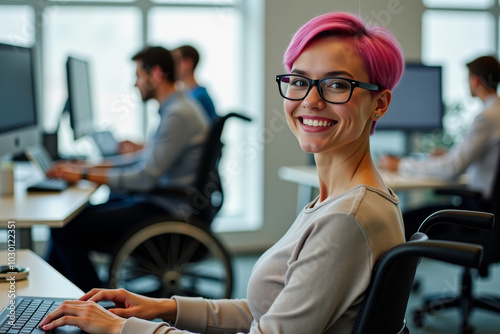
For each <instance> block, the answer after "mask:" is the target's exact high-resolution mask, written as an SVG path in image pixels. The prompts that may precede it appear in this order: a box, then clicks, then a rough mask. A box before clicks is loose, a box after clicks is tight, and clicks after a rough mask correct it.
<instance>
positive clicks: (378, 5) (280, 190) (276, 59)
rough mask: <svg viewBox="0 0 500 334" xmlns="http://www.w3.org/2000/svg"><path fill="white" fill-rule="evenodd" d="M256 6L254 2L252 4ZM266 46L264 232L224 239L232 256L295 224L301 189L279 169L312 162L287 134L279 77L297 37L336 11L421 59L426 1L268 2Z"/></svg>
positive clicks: (257, 246) (265, 243) (264, 243)
mask: <svg viewBox="0 0 500 334" xmlns="http://www.w3.org/2000/svg"><path fill="white" fill-rule="evenodd" d="M252 1H254V0H252ZM263 11H264V12H263V15H264V16H263V24H264V25H265V29H264V36H263V38H264V40H263V45H262V46H263V48H264V52H263V53H262V56H263V57H264V59H263V64H264V69H263V71H264V74H263V76H262V78H263V79H262V80H263V83H262V85H259V87H263V88H264V91H263V96H264V104H265V116H264V121H263V123H262V124H263V126H264V128H265V132H264V133H265V134H266V138H265V148H264V166H263V171H264V180H263V181H264V183H263V192H264V193H263V197H262V200H263V202H264V204H263V227H262V228H261V229H260V230H259V231H255V232H244V233H227V234H224V235H221V237H222V239H223V240H224V243H225V244H226V245H228V247H229V249H230V250H232V251H248V250H257V251H259V250H263V249H266V248H268V247H269V246H270V245H272V244H273V243H274V242H275V241H276V240H277V239H278V238H279V237H280V236H281V235H283V233H284V232H285V231H286V230H287V229H288V227H289V226H290V224H291V223H292V222H293V220H294V219H295V212H296V208H295V204H296V196H297V185H295V184H292V183H289V182H286V181H282V180H280V179H279V177H278V169H279V168H280V167H281V166H284V165H301V164H305V163H306V161H307V155H306V154H305V153H304V152H302V150H301V149H300V147H299V145H298V143H297V141H296V139H295V138H294V137H293V135H292V134H291V132H290V131H289V130H288V128H287V126H286V123H285V119H284V112H283V106H282V105H283V99H282V98H281V96H280V95H279V93H278V90H277V85H276V82H275V79H274V77H275V75H276V74H279V73H283V72H284V70H283V66H282V57H283V52H284V51H285V49H286V47H287V45H288V43H289V42H290V39H291V37H292V35H293V34H294V33H295V31H296V30H297V29H298V28H299V27H300V26H301V25H302V24H304V23H305V22H306V21H308V20H309V19H311V18H312V17H314V16H316V15H319V14H322V13H326V12H331V11H349V12H352V13H355V14H358V15H360V16H361V17H363V18H364V19H365V20H367V21H369V22H373V23H376V22H379V24H381V25H384V26H386V27H387V28H389V29H390V30H391V31H392V32H393V33H394V34H395V35H396V37H397V38H398V40H399V42H400V43H401V45H402V47H403V50H404V53H405V58H406V59H407V60H410V61H418V60H419V59H420V48H421V45H420V44H421V17H422V13H423V11H424V7H423V5H422V3H421V1H412V0H358V1H347V0H334V1H325V0H309V1H304V0H268V1H265V4H264V6H263Z"/></svg>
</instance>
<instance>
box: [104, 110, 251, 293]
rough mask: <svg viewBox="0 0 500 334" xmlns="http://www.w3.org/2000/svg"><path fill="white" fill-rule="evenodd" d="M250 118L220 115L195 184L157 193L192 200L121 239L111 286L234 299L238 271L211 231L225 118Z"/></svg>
mask: <svg viewBox="0 0 500 334" xmlns="http://www.w3.org/2000/svg"><path fill="white" fill-rule="evenodd" d="M231 117H235V118H239V119H242V120H245V121H250V118H248V117H246V116H243V115H240V114H238V113H229V114H227V115H225V116H223V117H220V118H219V119H217V120H216V121H215V123H214V124H213V125H212V129H211V131H210V134H209V136H208V139H207V141H206V143H205V145H204V148H203V154H202V158H201V161H200V165H199V167H198V172H197V177H196V181H195V186H194V188H193V189H190V190H188V191H186V190H184V189H182V190H181V189H168V190H165V189H162V190H157V191H155V192H154V193H155V194H156V193H158V194H162V195H166V196H171V197H176V198H184V199H188V201H186V202H187V203H189V205H188V204H186V207H184V208H180V209H181V210H180V211H181V212H184V214H181V217H180V216H172V215H171V214H168V213H165V215H161V216H159V217H156V218H154V219H151V220H147V221H144V222H140V223H138V224H137V227H136V228H135V229H134V230H132V231H130V232H129V233H128V234H127V236H126V237H125V238H123V240H122V241H121V242H120V243H119V246H118V247H117V249H116V251H115V252H114V256H113V259H112V261H111V265H110V269H109V286H110V287H111V288H119V287H122V288H126V289H127V290H130V291H132V292H136V293H139V294H142V295H147V296H152V297H170V296H172V295H174V294H175V295H184V296H201V297H206V298H229V297H230V295H231V290H232V284H233V271H232V265H231V261H230V257H229V255H228V252H227V251H226V249H225V248H224V246H223V245H222V244H221V243H220V242H219V241H218V240H217V238H216V237H215V236H214V235H213V234H212V233H211V231H210V224H211V222H212V221H213V219H214V217H215V215H216V214H217V213H218V212H219V210H220V209H221V207H222V203H223V189H222V184H221V180H220V177H219V172H218V166H219V161H220V159H221V156H222V147H223V143H222V141H221V135H222V130H223V128H224V125H225V123H226V120H227V119H229V118H231Z"/></svg>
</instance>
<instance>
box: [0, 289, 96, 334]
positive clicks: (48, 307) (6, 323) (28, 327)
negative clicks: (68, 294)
mask: <svg viewBox="0 0 500 334" xmlns="http://www.w3.org/2000/svg"><path fill="white" fill-rule="evenodd" d="M65 300H67V299H65V298H49V297H24V296H17V297H16V298H15V299H14V300H13V301H12V302H11V303H10V304H9V305H7V306H6V307H5V308H4V309H3V310H2V312H1V313H0V334H7V333H18V334H44V333H49V332H46V331H44V330H42V329H41V328H39V327H38V325H39V324H40V322H41V321H42V320H43V319H45V317H46V316H47V315H48V314H49V313H50V312H52V311H53V310H55V309H56V308H57V307H58V306H59V305H60V304H61V303H62V302H63V301H65ZM50 333H54V334H84V333H86V332H84V331H82V330H81V329H79V328H77V327H74V326H63V327H59V328H56V329H54V330H52V331H51V332H50Z"/></svg>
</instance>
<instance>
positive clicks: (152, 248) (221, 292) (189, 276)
mask: <svg viewBox="0 0 500 334" xmlns="http://www.w3.org/2000/svg"><path fill="white" fill-rule="evenodd" d="M109 277H110V280H109V286H110V287H111V288H124V289H127V290H129V291H132V292H135V293H138V294H141V295H146V296H150V297H171V296H173V295H181V296H193V297H194V296H199V297H204V298H210V299H219V298H230V297H231V290H232V284H233V273H232V266H231V261H230V258H229V255H228V254H227V252H226V250H225V249H224V248H223V246H222V245H221V243H220V242H219V241H218V240H217V239H216V238H215V237H214V236H213V235H212V234H211V233H209V232H208V231H206V230H205V229H203V228H200V227H197V226H195V225H192V224H188V223H185V222H181V221H162V222H159V223H154V224H151V225H149V226H146V227H145V228H143V229H140V230H139V231H137V232H136V233H134V234H133V235H132V236H131V237H130V238H128V239H127V240H126V241H125V242H124V243H123V244H122V246H121V247H120V248H119V250H118V251H117V253H116V254H115V257H114V259H113V261H112V263H111V266H110V276H109Z"/></svg>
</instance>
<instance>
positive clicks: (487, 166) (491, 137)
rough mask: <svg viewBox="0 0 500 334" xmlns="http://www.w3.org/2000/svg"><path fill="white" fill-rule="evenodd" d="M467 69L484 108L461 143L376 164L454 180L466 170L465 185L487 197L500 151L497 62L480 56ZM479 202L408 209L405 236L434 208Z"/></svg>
mask: <svg viewBox="0 0 500 334" xmlns="http://www.w3.org/2000/svg"><path fill="white" fill-rule="evenodd" d="M467 68H468V70H469V86H470V92H471V95H472V96H473V97H478V98H479V99H481V101H482V102H483V106H484V107H483V110H482V112H481V113H480V114H479V115H477V116H476V118H475V119H474V121H473V122H472V124H471V125H470V127H469V128H468V130H467V132H466V134H465V136H464V138H463V140H462V142H461V143H460V144H458V145H456V146H455V147H453V148H452V150H450V152H449V153H445V154H442V155H438V156H431V157H429V158H428V159H425V160H417V159H413V158H410V157H405V158H397V157H393V156H385V157H382V158H381V159H380V160H379V167H381V168H383V169H386V170H392V171H398V172H399V173H401V174H402V175H406V176H413V175H420V176H431V177H436V178H443V179H454V178H457V177H459V176H460V175H462V174H463V173H466V174H467V180H468V181H467V182H468V184H467V188H468V189H470V190H474V191H477V192H480V193H481V194H482V199H485V200H488V199H489V198H490V195H491V191H492V187H493V183H494V178H495V176H496V173H497V168H498V166H497V164H498V160H499V154H500V98H499V97H498V94H497V86H498V83H499V82H500V64H499V62H498V60H497V59H496V58H495V57H492V56H482V57H479V58H477V59H475V60H473V61H471V62H470V63H468V64H467ZM481 204H482V202H481V201H475V200H467V201H464V202H463V203H462V204H461V205H459V206H456V205H452V203H449V204H445V205H442V204H440V205H436V204H430V205H428V206H424V207H421V208H418V209H415V210H411V211H408V212H406V213H405V214H404V216H403V218H404V221H405V229H406V237H407V238H408V237H409V236H411V235H412V234H413V233H414V232H416V230H417V229H418V226H419V225H420V223H422V221H423V220H424V219H425V218H426V217H427V216H429V215H430V214H431V213H433V212H435V211H437V210H441V209H448V208H457V209H464V210H481V209H482V207H481ZM433 230H434V231H437V229H433ZM433 235H437V232H433ZM440 237H441V235H440ZM442 237H445V235H443V236H442Z"/></svg>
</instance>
